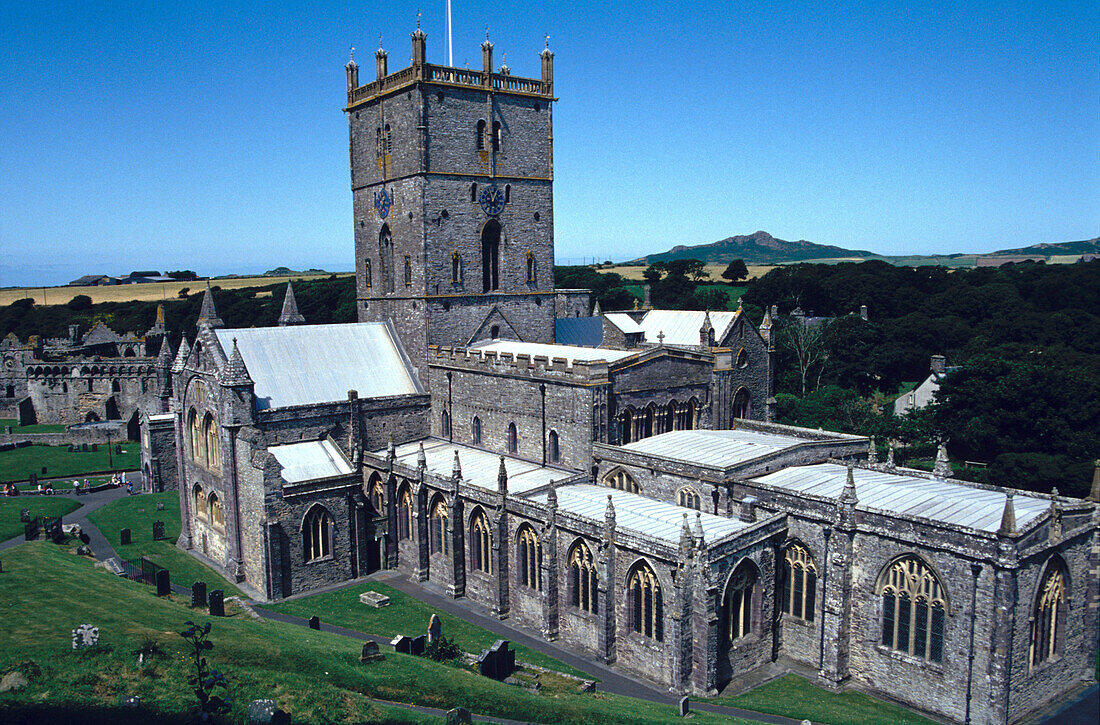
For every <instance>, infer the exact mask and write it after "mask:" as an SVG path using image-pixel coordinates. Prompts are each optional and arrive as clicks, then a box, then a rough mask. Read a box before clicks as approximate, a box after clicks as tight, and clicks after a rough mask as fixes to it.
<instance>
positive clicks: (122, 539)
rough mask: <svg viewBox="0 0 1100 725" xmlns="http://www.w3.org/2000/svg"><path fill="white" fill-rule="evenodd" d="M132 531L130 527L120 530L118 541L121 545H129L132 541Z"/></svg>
mask: <svg viewBox="0 0 1100 725" xmlns="http://www.w3.org/2000/svg"><path fill="white" fill-rule="evenodd" d="M130 533H131V532H130V530H129V529H123V530H122V531H120V532H118V543H119V545H121V546H127V545H129V543H130Z"/></svg>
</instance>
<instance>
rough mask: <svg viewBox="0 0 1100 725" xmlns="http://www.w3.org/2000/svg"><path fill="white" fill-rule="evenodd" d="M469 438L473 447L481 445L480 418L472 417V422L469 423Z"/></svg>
mask: <svg viewBox="0 0 1100 725" xmlns="http://www.w3.org/2000/svg"><path fill="white" fill-rule="evenodd" d="M470 438H471V440H473V442H474V445H475V446H480V445H481V418H478V417H477V416H476V415H475V416H474V420H473V422H472V423H470Z"/></svg>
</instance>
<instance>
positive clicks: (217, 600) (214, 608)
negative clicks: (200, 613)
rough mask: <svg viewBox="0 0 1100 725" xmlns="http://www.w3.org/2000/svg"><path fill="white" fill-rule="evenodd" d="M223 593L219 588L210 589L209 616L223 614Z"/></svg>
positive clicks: (220, 615) (222, 615)
mask: <svg viewBox="0 0 1100 725" xmlns="http://www.w3.org/2000/svg"><path fill="white" fill-rule="evenodd" d="M223 595H224V593H223V592H222V590H221V589H211V590H210V595H209V597H208V605H209V607H210V616H211V617H224V616H225V602H224V601H223V600H222V596H223Z"/></svg>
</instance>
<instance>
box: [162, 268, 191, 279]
mask: <svg viewBox="0 0 1100 725" xmlns="http://www.w3.org/2000/svg"><path fill="white" fill-rule="evenodd" d="M164 276H165V277H171V278H172V279H182V280H195V279H198V278H199V276H198V275H197V274H195V273H194V272H193V271H191V270H190V269H181V270H177V271H174V272H165V273H164Z"/></svg>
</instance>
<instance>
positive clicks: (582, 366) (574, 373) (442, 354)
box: [428, 345, 610, 384]
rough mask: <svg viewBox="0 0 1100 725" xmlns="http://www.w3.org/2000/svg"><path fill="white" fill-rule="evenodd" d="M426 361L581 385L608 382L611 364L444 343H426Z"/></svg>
mask: <svg viewBox="0 0 1100 725" xmlns="http://www.w3.org/2000/svg"><path fill="white" fill-rule="evenodd" d="M428 363H429V364H430V365H441V366H447V367H456V368H463V369H466V370H473V371H476V372H479V373H485V372H492V373H498V374H507V375H518V376H523V377H537V378H553V379H556V380H562V379H570V380H575V381H577V382H580V383H584V384H591V383H606V382H608V369H609V367H610V365H609V363H608V361H606V360H574V361H573V362H572V364H570V362H569V360H568V359H566V358H564V357H553V358H552V357H548V356H546V355H525V354H523V353H515V354H513V353H510V352H498V351H496V350H479V349H477V348H463V347H451V346H447V345H431V346H429V348H428Z"/></svg>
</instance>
